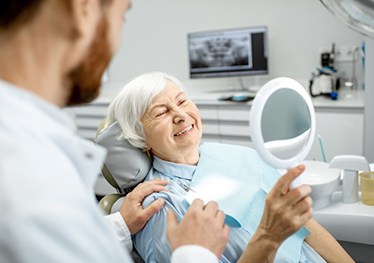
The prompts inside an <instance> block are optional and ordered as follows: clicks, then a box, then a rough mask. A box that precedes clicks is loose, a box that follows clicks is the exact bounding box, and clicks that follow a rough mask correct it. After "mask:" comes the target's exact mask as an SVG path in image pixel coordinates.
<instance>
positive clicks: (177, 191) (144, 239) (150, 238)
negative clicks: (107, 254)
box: [134, 157, 325, 263]
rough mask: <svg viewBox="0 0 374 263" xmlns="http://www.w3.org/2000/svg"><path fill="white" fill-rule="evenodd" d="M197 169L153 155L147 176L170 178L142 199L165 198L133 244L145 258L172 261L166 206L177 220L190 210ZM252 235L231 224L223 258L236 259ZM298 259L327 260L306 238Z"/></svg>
mask: <svg viewBox="0 0 374 263" xmlns="http://www.w3.org/2000/svg"><path fill="white" fill-rule="evenodd" d="M195 170H196V166H192V165H183V164H176V163H171V162H167V161H163V160H161V159H159V158H157V157H154V161H153V168H152V169H151V171H150V172H149V174H148V175H147V178H146V180H152V179H155V178H161V179H165V180H168V181H169V184H168V189H169V190H170V192H160V193H154V194H152V195H150V196H148V197H147V198H146V199H145V200H144V202H143V206H144V207H147V206H148V205H149V204H150V203H152V202H153V201H154V200H156V199H158V198H163V199H165V201H166V202H165V206H164V207H163V208H162V209H161V210H160V211H159V212H158V213H156V214H155V215H154V216H153V217H152V218H151V219H150V220H149V222H148V223H147V224H146V226H145V227H144V228H143V230H142V231H140V232H139V233H138V234H137V235H135V237H134V245H135V247H136V249H137V250H138V252H139V254H140V255H141V256H142V257H143V259H144V260H145V261H146V262H162V263H163V262H170V255H171V253H170V249H169V244H168V240H167V238H166V220H167V214H166V212H167V209H171V210H172V211H173V212H174V213H175V214H176V216H177V218H178V220H181V219H182V217H183V215H184V214H185V213H186V211H187V209H186V206H185V203H184V202H183V201H184V197H185V195H186V193H187V191H188V186H189V184H190V182H191V179H192V177H193V176H194V173H195ZM251 237H252V236H251V234H250V233H248V232H247V231H246V230H245V229H244V228H231V231H230V238H229V242H228V244H227V246H226V249H225V251H224V253H223V255H222V257H221V258H220V262H224V263H226V262H236V261H237V260H238V259H239V257H240V255H241V254H242V252H243V251H244V249H245V247H246V245H247V243H248V242H249V240H250V239H251ZM275 261H276V262H290V261H289V259H288V258H285V257H284V256H282V255H280V254H279V253H278V254H277V256H276V259H275ZM299 262H303V263H307V262H314V263H316V262H325V261H324V260H323V259H322V258H321V257H320V256H319V255H318V253H317V252H315V251H314V250H313V249H312V248H311V247H310V246H309V245H308V244H307V243H305V242H303V244H302V249H301V257H300V261H299Z"/></svg>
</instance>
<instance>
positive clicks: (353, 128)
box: [194, 98, 364, 161]
mask: <svg viewBox="0 0 374 263" xmlns="http://www.w3.org/2000/svg"><path fill="white" fill-rule="evenodd" d="M194 102H195V103H196V105H197V107H198V108H199V110H200V113H201V118H202V122H203V127H204V128H203V141H215V142H222V143H232V144H239V145H245V146H249V147H253V143H252V142H251V137H250V134H249V113H250V108H251V104H250V103H234V102H222V101H213V100H210V101H209V100H196V99H195V100H194ZM313 102H315V112H316V127H317V130H316V133H317V134H319V135H320V136H321V138H322V142H323V147H324V151H325V156H326V161H330V160H331V159H332V158H333V157H334V156H336V155H342V154H355V155H363V148H364V132H363V131H364V108H363V104H360V103H358V105H352V104H348V105H347V106H345V104H344V101H343V100H341V101H331V100H326V101H325V100H324V99H323V98H320V99H317V100H314V101H313ZM306 159H308V160H319V161H323V156H322V152H321V147H320V144H319V140H318V138H317V137H316V138H315V140H314V143H313V146H312V149H311V151H310V153H309V155H308V156H307V158H306Z"/></svg>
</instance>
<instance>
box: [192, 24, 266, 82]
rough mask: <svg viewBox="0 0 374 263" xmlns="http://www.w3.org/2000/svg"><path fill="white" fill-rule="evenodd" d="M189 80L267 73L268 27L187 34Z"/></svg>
mask: <svg viewBox="0 0 374 263" xmlns="http://www.w3.org/2000/svg"><path fill="white" fill-rule="evenodd" d="M188 51H189V62H190V77H191V78H206V77H229V76H245V75H260V74H267V73H268V43H267V27H266V26H257V27H250V28H241V29H228V30H216V31H209V32H196V33H189V34H188Z"/></svg>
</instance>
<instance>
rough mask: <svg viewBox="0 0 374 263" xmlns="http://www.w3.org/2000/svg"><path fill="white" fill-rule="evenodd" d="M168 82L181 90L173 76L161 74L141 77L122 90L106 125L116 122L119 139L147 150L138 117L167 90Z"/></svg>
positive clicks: (112, 105)
mask: <svg viewBox="0 0 374 263" xmlns="http://www.w3.org/2000/svg"><path fill="white" fill-rule="evenodd" d="M168 82H172V83H174V84H176V85H177V86H178V87H179V88H180V89H181V90H183V84H182V83H181V82H180V81H179V80H178V79H176V78H175V77H173V76H170V75H168V74H166V73H163V72H150V73H145V74H142V75H140V76H138V77H136V78H135V79H133V80H132V81H130V82H129V83H128V84H126V85H125V87H123V88H122V90H121V91H120V92H119V93H118V95H117V96H116V98H115V99H114V100H113V101H112V103H111V104H110V105H109V109H108V117H107V119H108V125H110V124H112V123H114V122H116V121H117V122H118V124H119V125H120V127H121V129H122V135H121V137H120V138H119V139H126V140H128V141H129V143H130V144H131V145H132V146H134V147H137V148H141V149H146V148H147V147H148V144H147V142H146V136H145V133H144V128H143V124H142V122H141V118H142V116H143V115H144V113H145V112H146V111H147V109H148V107H149V105H150V104H151V102H152V100H153V99H154V98H155V97H156V96H157V95H159V94H160V93H161V92H162V91H164V90H165V89H166V86H167V84H168Z"/></svg>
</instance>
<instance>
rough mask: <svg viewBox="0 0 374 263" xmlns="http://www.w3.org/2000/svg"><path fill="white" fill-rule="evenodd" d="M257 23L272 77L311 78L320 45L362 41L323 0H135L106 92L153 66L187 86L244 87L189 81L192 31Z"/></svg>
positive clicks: (224, 80) (217, 80)
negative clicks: (264, 34)
mask: <svg viewBox="0 0 374 263" xmlns="http://www.w3.org/2000/svg"><path fill="white" fill-rule="evenodd" d="M255 25H267V26H268V29H269V69H270V75H269V76H267V78H270V77H275V76H289V77H293V78H295V79H298V80H300V81H302V80H305V81H306V80H308V79H309V78H310V76H311V72H312V71H314V70H315V68H316V67H317V66H319V56H318V50H319V48H320V47H326V46H327V47H329V46H331V44H332V43H333V42H335V43H336V44H337V45H361V42H362V40H363V37H362V36H361V35H359V34H358V33H356V32H353V31H352V30H350V29H348V28H346V27H345V26H344V25H342V24H341V23H340V22H339V21H337V20H336V19H335V18H334V17H333V16H332V15H331V14H330V13H329V12H328V11H327V10H326V9H325V7H324V6H323V5H322V4H321V3H320V1H319V0H230V1H229V0H203V1H202V0H134V1H133V8H132V9H131V11H130V12H129V13H128V14H127V21H126V23H125V25H124V27H123V36H122V44H121V47H120V50H119V51H118V52H117V54H116V56H115V58H114V61H113V62H112V64H111V66H110V70H109V79H110V81H109V83H107V84H106V85H105V88H104V92H103V93H104V95H106V96H112V95H113V94H116V93H117V91H118V88H119V87H121V86H122V85H123V84H124V83H125V82H127V81H129V80H130V79H131V78H133V77H135V76H136V75H138V74H141V73H144V72H146V71H151V70H161V71H166V72H168V73H170V74H172V75H175V76H176V77H177V78H179V79H181V80H182V81H184V82H185V83H186V85H187V88H188V87H192V88H198V89H208V88H212V87H226V86H230V88H233V87H236V86H239V79H238V78H233V77H232V78H215V79H207V80H189V75H188V61H187V56H188V54H187V33H188V32H195V31H205V30H214V29H225V28H238V27H246V26H255ZM267 78H266V79H267ZM266 79H263V78H254V77H245V78H243V81H244V83H245V84H246V85H251V84H252V83H254V82H264V81H266ZM258 84H262V83H258Z"/></svg>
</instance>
